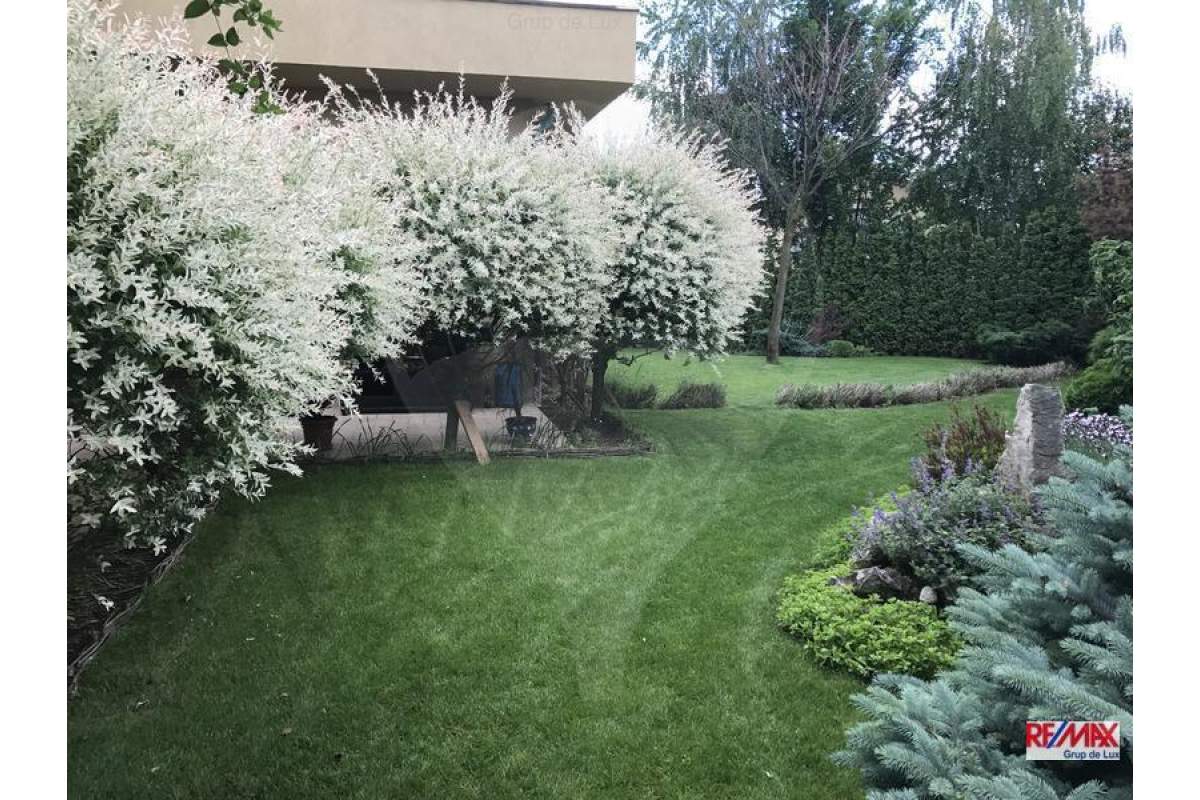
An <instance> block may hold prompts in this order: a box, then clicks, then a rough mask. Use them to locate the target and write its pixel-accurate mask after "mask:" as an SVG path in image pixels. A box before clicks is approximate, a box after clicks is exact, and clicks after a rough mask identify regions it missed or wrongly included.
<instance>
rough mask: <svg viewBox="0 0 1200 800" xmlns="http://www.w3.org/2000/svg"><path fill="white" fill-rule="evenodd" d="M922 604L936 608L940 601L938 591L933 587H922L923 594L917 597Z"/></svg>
mask: <svg viewBox="0 0 1200 800" xmlns="http://www.w3.org/2000/svg"><path fill="white" fill-rule="evenodd" d="M917 599H918V600H920V601H921V602H922V603H928V604H929V605H931V606H936V605H937V601H938V593H937V589H934V588H933V587H932V586H922V587H921V594H920V595H919V596H918V597H917Z"/></svg>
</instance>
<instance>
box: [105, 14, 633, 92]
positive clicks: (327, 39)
mask: <svg viewBox="0 0 1200 800" xmlns="http://www.w3.org/2000/svg"><path fill="white" fill-rule="evenodd" d="M268 6H269V7H270V8H271V9H272V11H273V12H274V14H275V16H276V17H277V18H278V19H280V20H281V21H282V23H283V31H282V32H281V33H279V34H277V35H276V37H275V39H274V41H270V40H266V39H262V40H261V41H256V42H254V43H253V44H251V43H248V42H247V43H243V45H242V46H241V47H239V48H238V49H237V50H236V51H235V55H238V56H242V57H246V58H249V57H254V56H257V55H266V56H267V57H269V58H270V59H271V60H272V61H273V62H274V63H275V64H276V69H277V71H278V73H279V74H280V76H282V77H283V78H285V79H286V81H287V84H288V86H290V87H291V88H293V89H298V90H305V91H319V90H321V89H322V88H323V84H322V82H321V80H320V78H321V76H325V77H328V78H330V79H331V80H334V81H336V82H338V83H349V84H353V85H354V86H356V87H357V88H359V89H360V90H367V89H369V88H371V86H370V84H371V81H370V79H369V78H368V77H367V75H366V70H368V69H369V70H371V71H372V72H374V73H375V75H376V77H377V78H378V80H379V81H380V84H381V85H382V87H383V89H384V90H385V91H386V92H387V93H388V94H389V96H391V97H392V98H393V99H401V97H402V95H405V94H408V93H411V92H412V91H414V90H419V91H431V90H434V89H437V87H438V86H439V84H444V85H445V86H446V87H447V88H450V89H456V88H457V85H458V81H459V76H460V75H461V76H462V79H463V80H464V82H465V85H466V91H467V92H468V93H469V94H474V95H477V96H479V97H494V96H495V95H496V94H497V93H498V92H499V87H500V85H501V84H502V83H503V82H504V81H505V79H507V81H508V85H509V88H510V89H511V91H512V93H513V97H514V99H515V100H516V101H517V102H516V104H517V105H518V107H536V106H540V105H545V104H547V103H565V102H574V103H576V105H578V106H579V108H580V110H581V111H583V113H584V114H586V115H588V116H591V115H593V114H595V113H596V112H598V111H599V110H600V109H602V108H603V107H604V106H605V105H607V104H608V103H609V102H611V101H612V100H614V99H616V98H617V97H618V96H619V95H620V94H621V93H622V92H624V91H625V90H626V89H628V88H629V87H630V86H631V85H632V83H633V79H634V58H635V56H634V42H635V39H636V23H637V8H636V5H634V4H633V3H631V2H613V3H603V2H595V3H586V4H575V3H565V2H556V1H555V0H338V2H336V3H333V2H328V0H271V2H270V3H269V4H268ZM181 7H182V3H181V0H127V1H126V2H123V3H122V4H121V7H120V10H121V11H123V12H124V13H126V14H131V15H132V14H135V13H143V14H146V15H147V16H150V17H152V18H171V17H176V16H177V15H180V14H181V11H180V9H181ZM227 19H228V13H227V14H225V15H223V17H222V24H227ZM239 27H240V29H241V31H242V34H243V37H244V38H247V39H249V38H250V36H248V35H247V34H251V35H252V34H254V33H255V30H254V29H250V28H247V27H246V26H245V25H241V26H239ZM188 29H189V31H190V32H191V35H192V39H193V42H194V46H195V48H196V50H197V51H198V52H211V53H215V52H217V51H215V50H214V49H213V48H211V47H208V46H207V45H206V44H205V42H206V41H207V39H208V37H209V36H211V35H212V34H213V33H215V32H216V31H217V30H218V28H217V27H215V25H214V21H213V20H212V19H211V17H209V16H205V17H202V18H200V19H196V20H191V21H189V22H188Z"/></svg>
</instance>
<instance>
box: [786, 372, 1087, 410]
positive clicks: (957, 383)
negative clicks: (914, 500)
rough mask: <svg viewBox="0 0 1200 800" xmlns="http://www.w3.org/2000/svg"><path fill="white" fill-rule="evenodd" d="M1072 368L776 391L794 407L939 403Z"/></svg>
mask: <svg viewBox="0 0 1200 800" xmlns="http://www.w3.org/2000/svg"><path fill="white" fill-rule="evenodd" d="M1072 371H1073V368H1072V367H1071V365H1070V364H1067V363H1066V362H1061V361H1059V362H1055V363H1053V364H1043V365H1042V366H1039V367H986V368H984V369H977V370H971V371H969V372H962V373H959V374H956V375H950V376H948V377H946V378H943V379H942V380H939V381H927V382H925V383H913V384H908V385H906V386H889V385H884V384H879V383H850V384H837V385H836V386H832V387H821V386H805V385H799V386H797V385H795V384H790V383H788V384H784V385H783V386H780V387H779V390H778V391H777V392H776V393H775V404H776V405H780V406H789V407H791V408H877V407H880V406H891V405H895V406H906V405H914V404H917V403H936V402H938V401H940V400H952V399H955V398H959V397H968V396H971V395H977V394H985V393H987V392H991V391H995V390H996V389H1005V388H1011V387H1014V386H1023V385H1025V384H1026V383H1052V382H1055V381H1058V380H1061V379H1062V378H1064V377H1066V376H1067V375H1070V374H1071V372H1072Z"/></svg>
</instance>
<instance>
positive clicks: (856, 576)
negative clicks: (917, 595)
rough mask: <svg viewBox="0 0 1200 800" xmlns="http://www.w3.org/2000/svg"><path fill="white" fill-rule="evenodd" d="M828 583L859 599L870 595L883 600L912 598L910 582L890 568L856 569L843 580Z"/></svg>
mask: <svg viewBox="0 0 1200 800" xmlns="http://www.w3.org/2000/svg"><path fill="white" fill-rule="evenodd" d="M830 583H831V584H836V585H838V586H844V587H846V588H847V589H849V590H850V591H852V592H854V594H856V595H858V596H859V597H866V596H867V595H872V594H875V595H879V596H880V597H882V598H884V599H887V598H890V597H911V596H912V582H911V581H910V580H909V579H908V578H906V577H904V575H902V574H901V573H900V571H899V570H896V569H892V568H891V567H864V568H862V569H856V570H855V571H854V572H852V573H850V574H849V575H847V576H846V577H844V578H834V579H833V580H831V581H830Z"/></svg>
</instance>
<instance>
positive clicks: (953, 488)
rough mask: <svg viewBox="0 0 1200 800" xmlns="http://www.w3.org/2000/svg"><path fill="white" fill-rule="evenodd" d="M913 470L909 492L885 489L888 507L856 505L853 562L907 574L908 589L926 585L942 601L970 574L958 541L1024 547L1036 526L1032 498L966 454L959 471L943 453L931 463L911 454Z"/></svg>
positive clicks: (1036, 513) (1038, 521)
mask: <svg viewBox="0 0 1200 800" xmlns="http://www.w3.org/2000/svg"><path fill="white" fill-rule="evenodd" d="M912 476H913V484H914V486H913V490H912V491H911V492H908V493H905V494H899V493H895V492H893V493H892V494H891V495H890V497H889V499H890V505H891V506H892V510H887V509H885V508H881V507H876V508H874V509H872V510H870V511H869V512H865V513H864V512H863V511H862V510H860V509H855V511H854V522H853V526H852V532H851V537H852V542H853V549H852V551H851V559H852V560H853V562H854V563H855V565H856V566H860V567H862V566H884V567H894V568H896V569H898V570H900V571H901V572H902V573H904V574H905V575H907V576H908V577H910V578H912V579H913V583H914V590H917V589H919V588H920V587H922V586H931V587H933V588H934V589H935V590H936V591H937V592H938V595H939V597H940V598H941V599H942V600H943V601H946V600H949V599H952V598H953V597H954V595H955V594H956V592H957V590H958V587H959V586H961V585H962V584H963V583H965V582H966V581H968V580H969V579H970V577H971V576H972V575H973V574H974V573H975V568H974V567H973V566H972V565H971V564H970V562H968V561H967V560H966V559H965V558H963V556H962V555H961V553H960V552H959V546H960V545H961V544H964V543H968V542H969V543H972V544H978V545H981V546H984V547H988V548H991V549H996V548H999V547H1001V546H1003V545H1005V544H1008V543H1010V542H1011V543H1014V544H1017V545H1022V546H1026V545H1027V544H1028V541H1029V534H1030V533H1032V532H1034V531H1037V530H1038V529H1039V528H1040V527H1041V513H1040V511H1039V509H1038V507H1037V505H1036V500H1034V499H1031V498H1027V497H1025V496H1024V495H1022V494H1021V493H1019V492H1017V491H1014V490H1012V489H1010V488H1008V487H1006V486H1003V485H1002V484H1001V483H1000V482H999V481H997V480H996V479H995V478H994V476H993V474H992V472H991V471H990V470H987V469H983V468H980V467H978V466H976V465H975V464H973V463H972V462H971V461H970V459H968V460H967V463H966V465H965V468H964V469H963V470H962V471H961V472H959V471H958V470H957V469H956V468H955V466H954V464H953V462H951V461H949V460H944V461H942V463H941V465H940V468H939V469H937V470H931V469H930V467H929V464H928V463H927V462H926V461H924V460H922V459H914V460H913V465H912Z"/></svg>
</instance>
